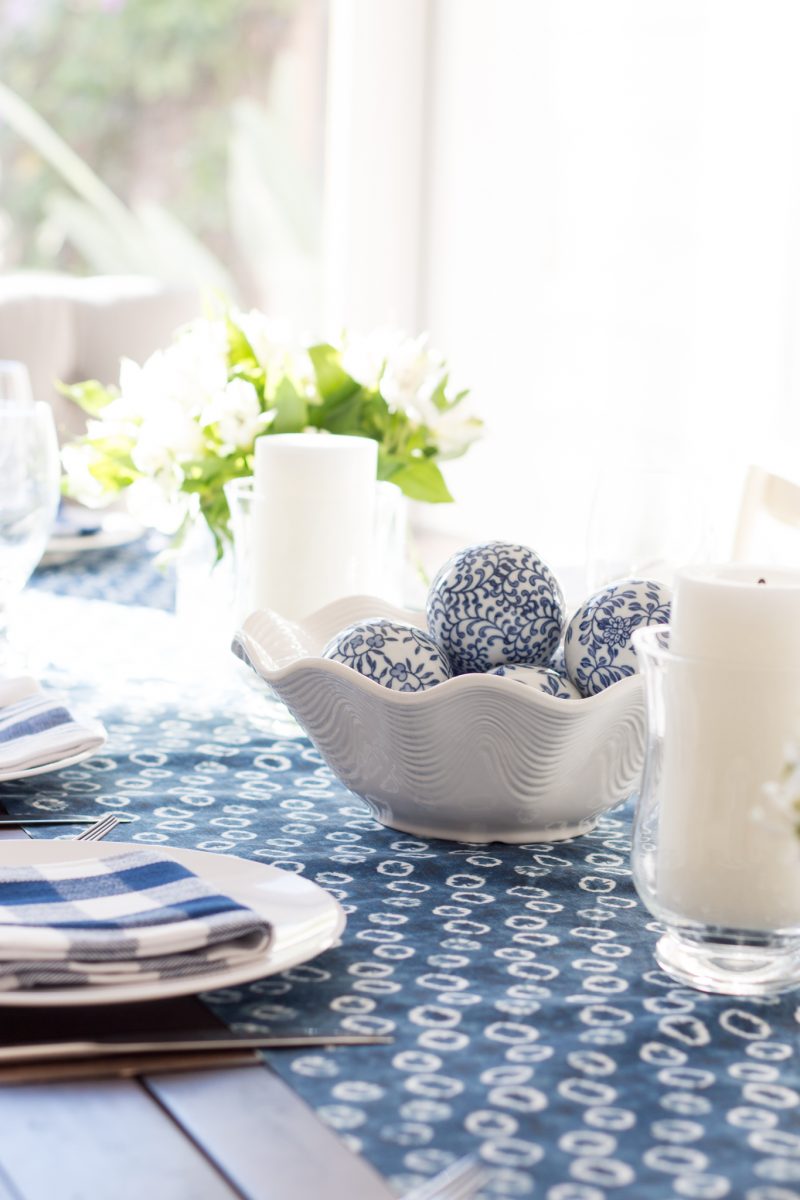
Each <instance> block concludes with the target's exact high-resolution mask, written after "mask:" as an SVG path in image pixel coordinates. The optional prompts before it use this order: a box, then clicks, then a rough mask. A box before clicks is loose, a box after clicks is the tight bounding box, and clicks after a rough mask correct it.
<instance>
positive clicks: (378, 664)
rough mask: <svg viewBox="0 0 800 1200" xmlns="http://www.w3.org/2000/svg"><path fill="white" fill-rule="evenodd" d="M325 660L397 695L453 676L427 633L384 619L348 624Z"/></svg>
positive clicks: (427, 686)
mask: <svg viewBox="0 0 800 1200" xmlns="http://www.w3.org/2000/svg"><path fill="white" fill-rule="evenodd" d="M322 657H323V658H330V659H332V660H333V661H334V662H340V663H344V664H345V666H347V667H352V668H353V670H354V671H358V673H359V675H365V676H366V677H367V679H373V680H374V681H375V683H380V684H382V686H383V687H387V688H392V689H393V690H394V691H396V692H423V691H425V689H426V688H431V687H435V685H436V684H437V683H443V682H444V681H445V679H450V677H451V676H452V674H453V672H452V670H451V668H450V663H449V662H448V660H447V655H446V654H445V653H444V652H443V651H442V650H441V649H440V647H439V646H437V645H436V642H435V641H434V640H433V638H431V637H429V636H428V634H427V633H425V632H424V630H422V629H417V628H416V627H415V626H414V625H404V624H403V623H402V622H400V621H390V620H389V619H388V618H385V617H376V618H375V619H374V620H369V621H358V622H356V624H354V625H348V627H347V629H343V630H342V631H341V633H337V634H336V637H334V638H332V639H331V641H330V642H328V645H327V646H326V647H325V649H324V650H323V651H322Z"/></svg>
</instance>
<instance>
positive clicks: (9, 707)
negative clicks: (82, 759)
mask: <svg viewBox="0 0 800 1200" xmlns="http://www.w3.org/2000/svg"><path fill="white" fill-rule="evenodd" d="M105 740H106V734H105V730H104V729H103V727H102V725H99V724H96V723H88V722H82V721H78V720H77V719H76V718H75V717H74V716H73V714H72V713H71V712H70V711H69V709H68V708H67V707H66V705H65V703H64V701H63V699H62V698H61V697H60V696H57V695H52V694H49V693H47V692H44V691H42V689H41V688H40V687H39V684H38V683H37V682H36V680H35V679H31V678H29V677H28V676H27V675H23V676H20V677H19V678H16V679H0V779H2V778H3V776H4V775H6V774H12V773H14V774H17V773H20V772H23V771H27V770H30V769H31V768H32V767H43V766H46V765H47V764H48V763H54V762H58V760H59V759H62V758H68V757H72V755H74V754H81V753H82V752H83V751H86V750H96V749H99V748H100V746H102V745H103V743H104V742H105Z"/></svg>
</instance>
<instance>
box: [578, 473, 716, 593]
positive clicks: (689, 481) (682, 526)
mask: <svg viewBox="0 0 800 1200" xmlns="http://www.w3.org/2000/svg"><path fill="white" fill-rule="evenodd" d="M710 552H711V528H710V519H709V504H708V497H707V495H706V493H705V490H704V485H703V482H702V479H701V478H700V476H698V475H695V474H693V473H691V472H689V471H683V470H679V469H674V470H673V469H659V470H645V469H642V470H637V469H632V470H631V469H627V468H626V469H623V470H622V471H619V472H615V473H611V472H609V473H608V474H604V475H602V476H601V477H600V479H599V481H598V484H597V488H596V490H595V495H594V501H593V504H592V509H591V515H590V518H589V528H588V534H587V554H586V585H587V589H588V591H589V594H590V595H592V594H594V593H595V592H597V591H599V590H600V589H601V588H603V587H605V586H606V585H607V584H609V583H612V582H614V581H615V580H618V579H631V578H639V579H654V580H656V581H657V582H658V583H663V584H666V585H667V586H668V587H671V586H672V583H673V578H674V574H675V571H676V569H677V568H678V567H682V566H686V565H688V564H689V563H698V562H704V561H707V559H708V557H709V554H710Z"/></svg>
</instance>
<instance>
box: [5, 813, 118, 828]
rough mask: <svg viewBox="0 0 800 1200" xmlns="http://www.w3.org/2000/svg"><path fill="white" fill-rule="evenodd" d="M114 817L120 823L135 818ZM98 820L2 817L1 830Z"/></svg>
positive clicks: (61, 814)
mask: <svg viewBox="0 0 800 1200" xmlns="http://www.w3.org/2000/svg"><path fill="white" fill-rule="evenodd" d="M110 815H111V814H109V816H110ZM113 815H114V816H116V817H117V821H118V822H120V821H125V822H128V821H132V820H133V817H128V816H117V814H116V813H114V814H113ZM97 820H98V818H97V817H85V816H82V817H75V816H72V817H71V816H68V815H65V814H63V813H59V814H58V816H56V815H53V816H48V817H0V829H20V828H23V827H25V826H28V825H94V824H96V823H97Z"/></svg>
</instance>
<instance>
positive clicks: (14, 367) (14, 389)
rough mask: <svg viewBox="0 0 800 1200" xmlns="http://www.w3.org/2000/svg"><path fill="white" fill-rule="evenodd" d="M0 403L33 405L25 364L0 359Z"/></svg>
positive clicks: (13, 360) (31, 390) (29, 378)
mask: <svg viewBox="0 0 800 1200" xmlns="http://www.w3.org/2000/svg"><path fill="white" fill-rule="evenodd" d="M0 403H2V404H20V405H23V406H25V407H27V406H29V405H31V404H33V389H32V388H31V377H30V375H29V374H28V368H27V367H26V366H25V363H23V362H18V361H17V360H16V359H13V358H0Z"/></svg>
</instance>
